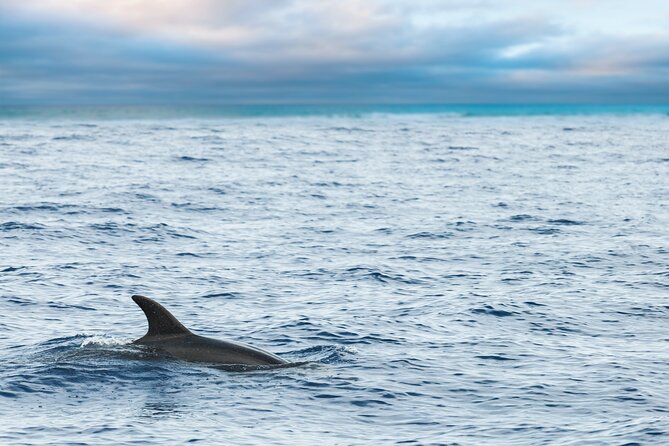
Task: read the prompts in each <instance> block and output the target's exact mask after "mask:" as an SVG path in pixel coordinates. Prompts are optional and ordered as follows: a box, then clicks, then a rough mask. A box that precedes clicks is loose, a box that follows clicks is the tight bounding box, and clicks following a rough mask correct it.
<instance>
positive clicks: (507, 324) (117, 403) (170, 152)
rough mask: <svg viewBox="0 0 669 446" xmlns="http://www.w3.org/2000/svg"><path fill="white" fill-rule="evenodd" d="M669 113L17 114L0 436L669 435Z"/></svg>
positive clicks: (0, 256) (8, 110)
mask: <svg viewBox="0 0 669 446" xmlns="http://www.w3.org/2000/svg"><path fill="white" fill-rule="evenodd" d="M668 114H669V106H645V107H643V106H639V107H630V106H618V107H616V106H608V107H602V106H578V107H573V106H366V107H362V106H328V107H322V106H294V107H287V106H273V107H262V106H244V107H177V106H174V107H3V108H0V315H1V316H0V444H3V445H24V444H25V445H73V444H81V445H83V444H90V445H107V444H108V445H125V444H128V445H130V444H137V445H140V444H142V445H143V444H161V445H177V444H203V445H204V444H207V445H208V444H234V445H270V444H281V445H284V444H290V445H293V444H304V445H313V444H320V445H330V444H332V445H349V444H351V445H359V444H367V445H381V444H416V445H542V444H551V445H599V444H605V445H611V444H612V445H633V444H644V445H645V444H668V443H669V403H668V401H669V387H667V383H668V382H669V347H668V345H669V344H668V343H669V300H668V298H669V231H668V230H667V228H668V227H669V115H668ZM135 293H140V294H144V295H147V296H149V297H153V298H154V299H156V300H158V301H159V302H161V303H162V304H164V305H165V306H166V307H167V308H168V309H170V310H171V311H172V312H173V313H174V314H175V315H176V316H177V317H178V318H179V319H180V320H181V321H182V322H183V323H184V324H185V325H186V326H188V327H189V328H191V329H192V330H193V331H194V332H196V333H199V334H203V335H206V336H210V337H215V338H220V339H232V340H236V341H241V342H246V343H250V344H253V345H255V346H258V347H261V348H264V349H266V350H269V351H272V352H274V353H277V354H279V355H281V356H282V357H284V358H286V359H289V360H291V361H295V362H307V364H306V365H302V366H299V367H294V368H286V369H277V370H263V371H248V372H229V371H224V370H219V369H216V368H212V367H209V366H206V365H202V364H189V363H184V362H180V361H177V360H173V359H170V358H167V357H164V356H157V355H155V354H151V352H147V351H144V350H142V349H140V348H138V347H134V346H132V345H129V343H130V342H131V341H132V340H133V339H136V338H138V337H140V336H142V335H143V334H144V333H145V331H146V320H145V318H144V315H143V313H142V312H141V310H140V309H139V308H138V307H137V306H136V305H135V304H134V303H133V302H132V300H131V299H130V296H131V295H132V294H135Z"/></svg>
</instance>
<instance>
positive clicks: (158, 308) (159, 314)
mask: <svg viewBox="0 0 669 446" xmlns="http://www.w3.org/2000/svg"><path fill="white" fill-rule="evenodd" d="M132 300H134V301H135V303H136V304H137V305H139V307H140V308H141V309H142V311H144V314H145V315H146V319H147V321H149V331H148V332H147V333H146V335H144V337H143V338H142V339H146V338H149V337H152V336H163V335H178V334H191V332H190V331H189V330H188V329H187V328H186V327H184V326H183V325H182V324H181V322H179V321H178V320H177V318H175V317H174V316H172V313H170V312H169V311H167V310H166V309H165V308H164V307H163V306H162V305H160V304H159V303H158V302H156V301H155V300H153V299H149V298H148V297H144V296H140V295H138V294H135V295H134V296H132Z"/></svg>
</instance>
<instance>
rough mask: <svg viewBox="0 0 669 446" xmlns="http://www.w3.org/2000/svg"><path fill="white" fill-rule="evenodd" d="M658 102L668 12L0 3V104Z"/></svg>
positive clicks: (628, 4) (449, 3)
mask: <svg viewBox="0 0 669 446" xmlns="http://www.w3.org/2000/svg"><path fill="white" fill-rule="evenodd" d="M181 103H188V104H243V103H249V104H282V103H295V104H302V103H400V104H401V103H455V104H467V103H487V104H492V103H495V104H499V103H594V104H608V103H614V104H645V103H648V104H667V103H669V2H667V1H666V0H635V1H629V0H626V1H622V0H606V1H605V0H535V1H527V0H506V1H501V0H499V1H498V0H410V1H407V0H162V1H160V0H0V105H20V104H96V105H98V104H181Z"/></svg>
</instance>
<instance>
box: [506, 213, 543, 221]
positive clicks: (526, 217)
mask: <svg viewBox="0 0 669 446" xmlns="http://www.w3.org/2000/svg"><path fill="white" fill-rule="evenodd" d="M537 220H538V218H536V217H534V216H532V215H528V214H518V215H514V216H512V217H511V218H509V221H537Z"/></svg>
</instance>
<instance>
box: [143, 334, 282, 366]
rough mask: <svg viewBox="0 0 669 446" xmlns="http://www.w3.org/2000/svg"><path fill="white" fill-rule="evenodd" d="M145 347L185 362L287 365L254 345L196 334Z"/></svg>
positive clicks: (156, 341) (150, 341)
mask: <svg viewBox="0 0 669 446" xmlns="http://www.w3.org/2000/svg"><path fill="white" fill-rule="evenodd" d="M141 344H144V345H147V346H150V347H154V348H158V349H160V350H163V351H165V352H167V353H168V354H170V355H171V356H174V357H176V358H179V359H183V360H185V361H194V362H210V363H214V364H245V365H274V364H277V365H278V364H286V361H284V360H283V359H281V358H279V357H278V356H276V355H274V354H272V353H270V352H267V351H264V350H261V349H259V348H256V347H252V346H250V345H245V344H240V343H237V342H230V341H220V340H218V339H211V338H205V337H204V336H198V335H195V334H190V335H181V336H173V337H165V338H157V339H154V340H151V339H148V340H146V341H144V342H141Z"/></svg>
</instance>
